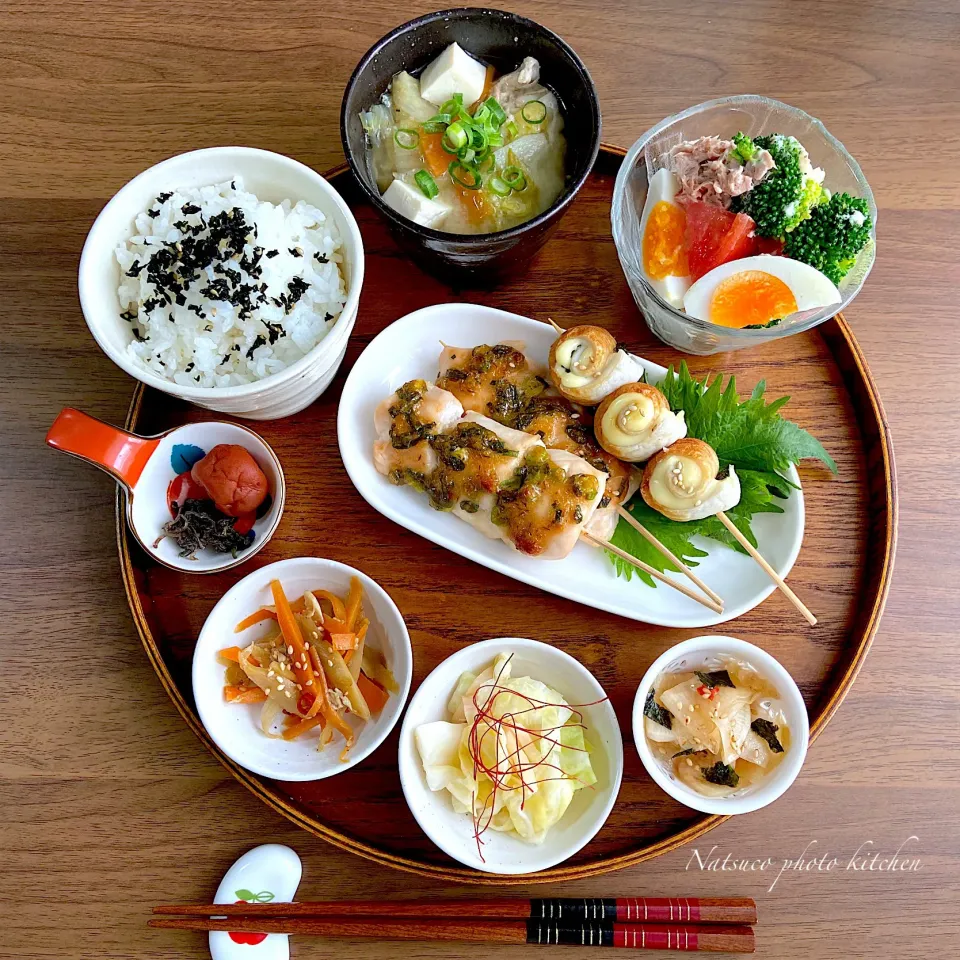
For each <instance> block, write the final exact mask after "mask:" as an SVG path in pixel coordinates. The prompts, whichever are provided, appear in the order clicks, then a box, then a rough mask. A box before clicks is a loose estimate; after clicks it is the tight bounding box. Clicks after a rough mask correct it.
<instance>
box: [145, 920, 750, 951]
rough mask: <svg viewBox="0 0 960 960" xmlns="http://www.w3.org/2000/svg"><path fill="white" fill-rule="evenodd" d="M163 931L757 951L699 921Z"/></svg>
mask: <svg viewBox="0 0 960 960" xmlns="http://www.w3.org/2000/svg"><path fill="white" fill-rule="evenodd" d="M149 925H150V926H151V927H154V928H159V929H162V930H193V931H199V932H208V931H222V932H225V933H267V934H270V933H282V934H288V935H293V936H297V935H299V936H316V937H371V938H374V939H377V940H446V941H472V942H475V943H516V944H531V943H535V944H543V945H547V944H549V945H554V944H558V945H572V946H578V947H579V946H585V947H589V946H593V947H621V948H623V947H626V948H629V949H637V950H681V951H685V952H691V953H693V952H699V953H753V952H754V949H755V941H754V933H753V927H750V926H745V925H738V926H719V925H717V926H706V925H699V924H631V923H619V922H617V921H615V920H596V921H591V922H589V923H583V922H579V921H576V920H570V921H565V920H564V921H561V920H549V919H546V920H545V919H530V920H520V921H513V920H507V921H503V920H476V919H475V920H462V919H461V920H448V919H443V920H429V919H428V920H423V919H420V920H413V919H384V918H382V917H379V918H369V919H344V918H336V919H314V918H305V917H286V918H283V919H276V920H266V919H263V920H261V919H258V918H250V917H235V918H232V919H230V918H228V919H226V920H222V919H217V920H211V919H208V918H202V917H162V918H158V919H153V920H150V921H149Z"/></svg>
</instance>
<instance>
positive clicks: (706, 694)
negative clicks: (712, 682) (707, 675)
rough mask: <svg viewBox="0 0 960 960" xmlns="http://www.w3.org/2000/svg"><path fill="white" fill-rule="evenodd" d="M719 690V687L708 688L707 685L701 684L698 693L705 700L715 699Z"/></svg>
mask: <svg viewBox="0 0 960 960" xmlns="http://www.w3.org/2000/svg"><path fill="white" fill-rule="evenodd" d="M719 690H720V688H719V687H708V686H707V685H706V684H705V683H701V684H700V686H699V687H697V693H699V694H700V696H701V697H703V698H704V700H713V699H715V698H716V696H717V692H718V691H719Z"/></svg>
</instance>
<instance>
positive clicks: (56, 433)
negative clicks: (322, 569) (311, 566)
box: [47, 407, 286, 573]
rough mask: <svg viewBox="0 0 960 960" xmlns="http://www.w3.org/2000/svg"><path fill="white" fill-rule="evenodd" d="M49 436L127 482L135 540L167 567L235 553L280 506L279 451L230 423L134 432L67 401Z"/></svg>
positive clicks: (255, 546) (219, 563) (240, 556)
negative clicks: (150, 433)
mask: <svg viewBox="0 0 960 960" xmlns="http://www.w3.org/2000/svg"><path fill="white" fill-rule="evenodd" d="M47 444H48V445H49V446H51V447H53V448H54V449H56V450H62V451H63V452H64V453H69V454H71V455H72V456H75V457H79V458H80V459H81V460H86V461H87V462H89V463H92V464H94V465H95V466H97V467H100V469H101V470H104V471H106V472H107V473H109V474H110V476H112V477H113V478H114V479H115V480H116V481H117V483H119V484H120V486H121V487H123V489H124V490H125V491H126V494H127V519H128V521H129V524H130V529H131V530H132V531H133V534H134V536H135V537H136V538H137V540H138V541H139V542H140V545H141V546H142V547H143V549H144V550H146V551H147V552H148V553H150V554H152V555H153V556H154V557H155V558H156V559H157V560H158V561H159V562H160V563H162V564H164V565H165V566H167V567H171V568H172V569H174V570H183V571H186V572H187V573H213V572H214V571H218V570H229V569H230V568H231V567H235V566H237V565H238V564H241V563H243V562H244V561H245V560H248V559H250V557H252V556H253V555H254V554H255V553H257V552H258V551H259V550H260V549H261V548H262V547H263V546H264V544H265V543H266V542H267V541H268V540H269V539H270V538H271V537H272V536H273V533H274V531H275V530H276V529H277V524H278V523H279V522H280V516H281V515H282V513H283V504H284V500H285V498H286V484H285V481H284V477H283V469H282V468H281V466H280V461H279V460H278V459H277V455H276V454H275V453H274V452H273V450H272V449H271V448H270V446H269V444H267V442H266V441H265V440H263V439H262V438H261V437H260V436H258V435H257V434H256V433H254V432H253V431H252V430H250V429H248V428H247V427H242V426H240V425H239V424H236V423H225V422H222V421H210V422H206V423H187V424H184V425H183V426H180V427H174V428H173V429H172V430H168V431H167V432H166V433H162V434H160V435H159V436H156V437H141V436H138V435H136V434H133V433H127V432H126V431H125V430H121V429H119V428H118V427H113V426H111V425H110V424H108V423H104V422H103V421H102V420H97V419H96V418H95V417H91V416H89V415H88V414H85V413H81V412H80V411H79V410H74V409H72V408H70V407H67V408H66V409H64V410H62V411H61V412H60V415H59V416H58V417H57V419H56V420H55V421H54V423H53V426H51V427H50V430H49V432H48V433H47Z"/></svg>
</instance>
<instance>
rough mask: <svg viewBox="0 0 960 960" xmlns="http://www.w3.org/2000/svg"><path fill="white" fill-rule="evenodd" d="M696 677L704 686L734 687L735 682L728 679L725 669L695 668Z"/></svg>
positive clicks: (728, 675)
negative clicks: (708, 669) (709, 670)
mask: <svg viewBox="0 0 960 960" xmlns="http://www.w3.org/2000/svg"><path fill="white" fill-rule="evenodd" d="M696 673H697V679H698V680H699V681H700V682H701V683H702V684H703V685H704V686H705V687H735V686H736V684H735V683H734V682H733V681H732V680H731V679H730V674H729V673H727V671H726V670H714V671H712V672H708V671H706V670H697V672H696Z"/></svg>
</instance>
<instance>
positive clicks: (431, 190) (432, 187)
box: [413, 170, 440, 200]
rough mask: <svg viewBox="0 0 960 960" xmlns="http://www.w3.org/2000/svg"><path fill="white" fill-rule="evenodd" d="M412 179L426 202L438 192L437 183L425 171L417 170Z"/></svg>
mask: <svg viewBox="0 0 960 960" xmlns="http://www.w3.org/2000/svg"><path fill="white" fill-rule="evenodd" d="M413 179H414V180H416V181H417V186H418V187H419V188H420V190H421V192H422V193H423V195H424V196H425V197H426V198H427V199H428V200H432V199H433V198H434V197H435V196H436V195H437V194H438V193H439V192H440V188H439V187H438V186H437V181H436V180H434V179H433V177H431V176H430V174H429V172H428V171H426V170H418V171H417V172H416V173H415V174H414V175H413Z"/></svg>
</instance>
